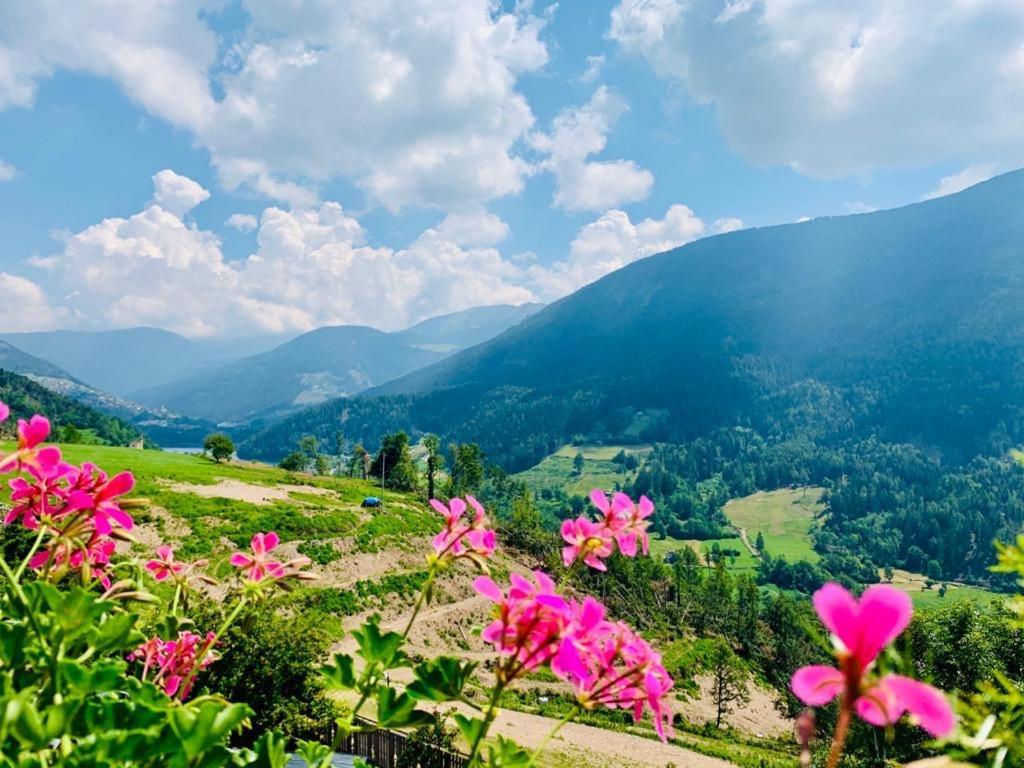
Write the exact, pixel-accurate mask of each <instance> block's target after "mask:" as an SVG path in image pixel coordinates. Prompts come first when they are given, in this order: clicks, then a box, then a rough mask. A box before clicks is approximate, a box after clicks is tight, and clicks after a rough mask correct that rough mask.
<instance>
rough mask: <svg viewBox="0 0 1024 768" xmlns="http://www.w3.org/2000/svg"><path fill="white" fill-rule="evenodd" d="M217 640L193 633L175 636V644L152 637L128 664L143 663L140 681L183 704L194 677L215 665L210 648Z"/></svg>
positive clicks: (209, 636)
mask: <svg viewBox="0 0 1024 768" xmlns="http://www.w3.org/2000/svg"><path fill="white" fill-rule="evenodd" d="M216 643H217V636H216V635H215V634H214V633H213V632H207V633H206V636H205V637H203V636H202V635H197V634H196V633H194V632H189V631H184V632H180V633H178V637H177V638H176V639H174V640H161V639H160V638H159V637H152V638H150V639H149V640H147V641H146V642H145V643H143V644H142V645H140V646H139V647H138V648H136V649H135V650H134V651H132V652H131V653H130V654H129V655H128V660H129V661H140V662H142V672H141V674H140V677H141V678H142V679H143V680H149V681H150V682H152V683H153V684H154V685H157V686H159V687H161V688H163V690H164V693H166V694H167V695H168V696H176V697H177V698H178V699H180V700H182V701H184V700H185V699H187V698H188V695H189V693H191V691H192V685H193V684H194V683H195V678H196V675H197V674H198V673H199V671H200V670H203V669H206V668H207V667H208V666H210V664H212V663H213V662H214V660H215V659H216V656H215V655H214V653H213V650H212V649H213V646H214V645H215V644H216Z"/></svg>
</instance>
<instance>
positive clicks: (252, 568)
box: [231, 531, 284, 582]
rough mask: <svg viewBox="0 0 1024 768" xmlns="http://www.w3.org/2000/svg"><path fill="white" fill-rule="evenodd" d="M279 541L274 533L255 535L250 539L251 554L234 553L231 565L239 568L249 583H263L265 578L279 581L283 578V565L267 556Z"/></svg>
mask: <svg viewBox="0 0 1024 768" xmlns="http://www.w3.org/2000/svg"><path fill="white" fill-rule="evenodd" d="M280 543H281V539H280V538H279V537H278V535H277V534H276V533H274V532H273V531H271V532H270V533H257V534H256V535H255V536H253V537H252V541H251V542H250V546H251V547H252V554H251V555H250V554H247V553H245V552H235V554H233V555H232V556H231V564H232V565H233V566H235V567H236V568H239V569H240V570H241V571H242V572H243V573H244V574H245V578H246V579H247V580H249V581H254V582H255V581H263V580H264V579H266V578H270V579H279V578H282V577H283V576H284V564H283V563H281V562H278V561H277V560H272V559H271V558H270V557H269V555H270V552H271V551H272V550H274V549H275V548H276V547H277V545H278V544H280Z"/></svg>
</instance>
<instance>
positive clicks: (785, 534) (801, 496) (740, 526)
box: [723, 486, 825, 563]
mask: <svg viewBox="0 0 1024 768" xmlns="http://www.w3.org/2000/svg"><path fill="white" fill-rule="evenodd" d="M823 490H824V489H822V488H817V487H813V486H809V487H804V488H782V489H779V490H777V491H758V492H757V493H752V494H750V495H749V496H744V497H743V498H741V499H732V500H731V501H729V502H728V503H727V504H726V505H725V508H724V510H723V511H724V512H725V515H726V517H728V518H729V522H730V523H732V524H733V525H734V526H736V528H737V530H744V531H746V534H747V539H748V541H749V542H750V543H751V544H754V542H755V541H756V539H757V534H759V533H760V534H761V535H762V536H763V537H764V545H765V549H766V550H767V551H768V552H770V553H771V554H772V555H773V556H774V557H784V558H785V559H786V560H788V561H789V562H791V563H795V562H797V561H800V560H806V561H808V562H811V563H816V562H818V559H819V557H818V553H817V552H815V551H814V547H813V543H812V541H811V530H812V529H813V528H814V527H815V526H817V525H818V518H819V517H820V515H821V513H822V512H824V510H825V505H824V504H823V503H822V501H821V494H822V492H823Z"/></svg>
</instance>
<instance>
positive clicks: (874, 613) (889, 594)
mask: <svg viewBox="0 0 1024 768" xmlns="http://www.w3.org/2000/svg"><path fill="white" fill-rule="evenodd" d="M913 613H914V605H913V603H912V602H911V600H910V596H909V595H908V594H907V593H906V592H903V591H901V590H899V589H896V587H891V586H889V585H888V584H875V585H873V586H870V587H868V588H867V589H866V590H864V594H863V595H861V598H860V615H859V617H858V624H859V625H860V642H859V643H858V644H857V647H856V648H850V650H851V651H853V652H854V653H855V654H856V656H857V659H858V661H860V663H861V664H862V665H863V666H865V667H866V666H868V665H869V664H870V663H871V662H872V661H874V660H875V657H877V656H878V654H879V653H880V652H881V650H882V649H883V648H885V646H887V645H888V644H889V643H891V642H892V641H893V640H895V639H896V638H897V637H898V636H899V634H900V633H901V632H902V631H903V630H904V629H906V628H907V625H908V624H909V623H910V617H911V616H912V615H913ZM844 642H845V641H844Z"/></svg>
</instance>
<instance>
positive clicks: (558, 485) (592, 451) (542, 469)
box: [516, 445, 651, 496]
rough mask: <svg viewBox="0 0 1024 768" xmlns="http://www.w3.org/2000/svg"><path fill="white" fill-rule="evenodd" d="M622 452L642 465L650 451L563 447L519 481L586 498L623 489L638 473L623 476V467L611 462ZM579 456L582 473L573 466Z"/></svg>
mask: <svg viewBox="0 0 1024 768" xmlns="http://www.w3.org/2000/svg"><path fill="white" fill-rule="evenodd" d="M619 451H625V452H626V453H627V454H630V455H634V456H636V457H637V459H639V462H638V464H641V465H642V464H643V460H644V459H645V458H646V457H647V454H648V453H650V452H651V448H650V446H647V445H579V446H577V445H563V446H562V447H561V448H559V449H558V450H557V451H556V452H555V453H553V454H552V455H550V456H548V457H547V458H545V459H544V460H543V461H541V462H540V463H539V464H537V465H536V466H535V467H531V468H530V469H528V470H526V471H524V472H520V473H519V474H518V475H516V477H517V478H519V479H520V480H522V481H523V482H524V483H526V484H527V485H528V486H529V487H530V488H533V489H534V490H537V491H544V490H549V491H562V492H564V493H566V494H568V495H569V496H586V495H587V494H589V493H590V491H591V490H593V489H594V488H602V489H604V490H606V491H609V490H611V489H612V488H614V487H615V485H616V483H618V484H620V485H621V484H623V483H626V482H630V481H632V480H633V479H634V477H635V475H636V470H630V471H628V472H624V471H623V468H622V467H621V466H620V465H618V464H616V463H615V462H614V461H612V458H614V457H615V455H616V454H618V453H619ZM577 453H582V454H583V470H582V471H581V472H577V471H576V468H575V467H574V466H573V459H575V457H576V454H577Z"/></svg>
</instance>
